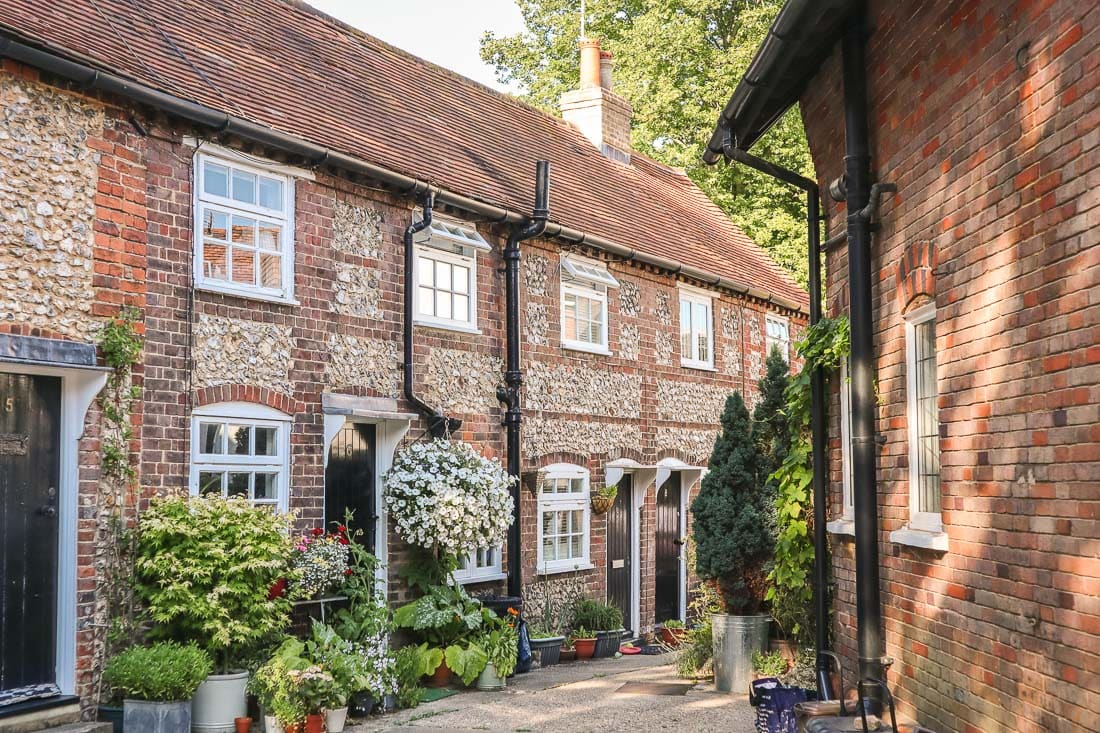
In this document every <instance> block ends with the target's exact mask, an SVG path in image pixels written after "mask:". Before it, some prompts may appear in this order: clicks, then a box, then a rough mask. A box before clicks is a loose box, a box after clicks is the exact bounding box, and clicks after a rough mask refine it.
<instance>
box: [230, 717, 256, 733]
mask: <svg viewBox="0 0 1100 733" xmlns="http://www.w3.org/2000/svg"><path fill="white" fill-rule="evenodd" d="M233 725H235V726H236V727H237V733H249V731H251V730H252V718H233Z"/></svg>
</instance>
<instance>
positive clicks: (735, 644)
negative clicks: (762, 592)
mask: <svg viewBox="0 0 1100 733" xmlns="http://www.w3.org/2000/svg"><path fill="white" fill-rule="evenodd" d="M710 620H711V626H712V628H713V631H714V687H715V689H717V690H718V692H736V693H738V694H747V693H748V691H749V685H750V684H751V683H752V653H753V652H756V651H758V652H765V651H767V649H768V627H769V626H771V620H772V619H771V616H730V615H729V614H725V613H716V614H714V615H713V616H711V617H710Z"/></svg>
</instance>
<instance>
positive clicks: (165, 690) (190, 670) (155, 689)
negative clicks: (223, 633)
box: [103, 642, 214, 702]
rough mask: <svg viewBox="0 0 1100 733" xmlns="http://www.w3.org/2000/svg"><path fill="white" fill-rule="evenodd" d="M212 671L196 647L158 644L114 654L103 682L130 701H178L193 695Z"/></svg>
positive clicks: (205, 654)
mask: <svg viewBox="0 0 1100 733" xmlns="http://www.w3.org/2000/svg"><path fill="white" fill-rule="evenodd" d="M213 669H214V663H213V661H211V659H210V655H209V654H207V653H206V652H205V651H203V650H202V649H199V648H198V647H197V646H194V645H190V644H189V645H182V644H176V643H173V642H161V643H159V644H153V645H152V646H147V647H145V646H136V647H132V648H130V649H127V650H126V651H124V652H121V653H120V654H117V655H115V656H114V657H112V658H111V659H110V660H108V662H107V666H106V668H105V669H104V670H103V680H104V681H105V682H106V683H107V684H108V685H110V686H111V688H112V689H113V690H114V691H115V693H116V694H118V695H120V696H122V697H123V698H127V699H130V700H149V701H153V702H181V701H184V700H190V699H191V698H192V697H193V696H194V695H195V690H197V689H198V688H199V685H200V684H202V681H203V680H205V679H206V678H207V677H208V676H209V675H210V672H211V671H213Z"/></svg>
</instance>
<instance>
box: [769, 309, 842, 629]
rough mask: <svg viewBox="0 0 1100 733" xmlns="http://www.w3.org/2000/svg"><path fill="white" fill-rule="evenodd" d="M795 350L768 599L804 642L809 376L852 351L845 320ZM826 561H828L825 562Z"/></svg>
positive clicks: (822, 327) (810, 549) (811, 332)
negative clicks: (798, 360)
mask: <svg viewBox="0 0 1100 733" xmlns="http://www.w3.org/2000/svg"><path fill="white" fill-rule="evenodd" d="M796 348H797V349H798V354H799V355H800V356H801V357H802V359H803V365H802V370H801V371H800V372H799V373H798V375H797V376H795V377H794V378H793V379H791V381H790V383H789V384H788V385H787V389H786V393H785V396H786V402H787V406H786V411H787V418H788V420H789V422H790V431H791V435H792V441H791V447H790V451H789V452H788V453H787V456H786V458H785V459H784V460H783V463H782V464H781V465H780V466H779V468H778V469H776V470H775V471H774V472H773V473H772V474H771V482H772V483H773V484H774V485H776V486H777V487H778V493H777V496H776V508H777V522H778V532H777V538H776V543H775V563H774V564H773V565H772V570H771V573H770V574H769V576H768V580H769V581H770V583H769V586H770V587H769V588H768V596H767V598H768V600H769V601H771V603H772V615H773V616H774V617H775V620H776V622H777V623H778V624H779V626H780V628H782V629H783V630H784V631H786V632H787V634H789V635H790V636H792V637H794V638H796V639H799V640H801V641H807V640H809V639H810V638H811V637H812V633H813V628H812V622H811V623H806V620H807V619H812V618H813V613H812V611H811V604H812V601H813V584H812V583H811V581H810V576H811V574H812V573H813V567H814V546H813V540H812V532H811V522H812V517H813V488H812V483H813V464H812V453H811V449H810V375H811V374H812V373H813V370H814V369H815V368H817V367H820V368H821V369H822V370H823V372H824V374H825V378H826V379H828V378H829V376H830V375H831V374H833V373H834V372H835V371H836V370H837V368H839V367H840V364H841V363H842V362H843V361H844V359H845V358H847V356H848V352H849V349H850V348H851V342H850V332H849V328H848V319H847V318H843V317H842V318H836V319H830V318H823V319H821V320H820V321H818V322H817V323H816V324H815V325H813V326H811V327H810V328H808V329H807V330H806V333H805V334H804V335H803V337H802V340H800V341H799V342H798V343H797V345H796ZM821 561H822V562H825V558H822V559H821Z"/></svg>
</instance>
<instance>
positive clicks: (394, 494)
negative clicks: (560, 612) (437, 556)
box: [385, 439, 514, 556]
mask: <svg viewBox="0 0 1100 733" xmlns="http://www.w3.org/2000/svg"><path fill="white" fill-rule="evenodd" d="M513 481H514V479H513V478H512V477H511V476H509V475H508V473H507V472H506V471H505V470H504V467H503V466H501V465H500V461H498V460H496V459H491V460H490V459H488V458H485V457H484V456H482V455H481V454H480V453H478V452H477V451H476V450H474V448H473V447H472V446H470V445H469V444H467V443H463V442H461V441H451V440H442V439H440V440H433V441H431V442H428V443H413V444H412V445H409V446H408V447H406V448H404V449H403V450H402V451H401V452H400V453H398V454H397V457H396V458H395V459H394V463H393V468H391V469H390V471H389V473H387V474H386V480H385V492H386V493H385V496H386V508H387V509H388V510H389V512H390V516H391V517H393V519H394V521H395V522H396V524H397V533H398V535H399V536H401V537H402V538H403V539H404V540H405V541H406V542H408V543H409V544H410V545H417V546H419V547H424V548H427V549H430V550H434V549H439V550H441V551H442V552H443V553H444V554H446V555H451V556H461V555H464V554H466V553H468V552H472V551H473V550H476V549H478V548H481V547H496V546H498V545H500V544H501V543H502V542H503V541H504V536H505V534H506V533H507V531H508V527H509V525H511V524H512V506H513V502H512V495H511V493H509V490H508V489H509V487H510V486H511V485H512V483H513Z"/></svg>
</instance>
